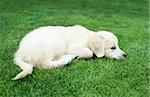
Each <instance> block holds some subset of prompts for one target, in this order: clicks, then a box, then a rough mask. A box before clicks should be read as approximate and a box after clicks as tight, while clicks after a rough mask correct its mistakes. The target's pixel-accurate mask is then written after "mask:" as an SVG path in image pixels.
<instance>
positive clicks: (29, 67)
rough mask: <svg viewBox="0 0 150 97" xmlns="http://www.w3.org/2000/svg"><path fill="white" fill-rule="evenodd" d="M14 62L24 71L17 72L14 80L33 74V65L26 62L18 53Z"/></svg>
mask: <svg viewBox="0 0 150 97" xmlns="http://www.w3.org/2000/svg"><path fill="white" fill-rule="evenodd" d="M14 62H15V64H16V65H18V66H19V67H20V68H21V69H22V70H23V71H22V72H20V73H19V74H17V75H16V76H15V77H14V78H12V80H18V79H20V78H24V77H26V76H27V75H29V74H32V71H33V65H31V64H28V63H26V62H24V61H23V60H22V59H21V57H20V56H19V55H17V53H16V54H15V58H14Z"/></svg>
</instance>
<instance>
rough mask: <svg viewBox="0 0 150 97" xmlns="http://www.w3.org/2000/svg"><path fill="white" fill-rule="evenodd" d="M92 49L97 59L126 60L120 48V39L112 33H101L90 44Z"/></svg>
mask: <svg viewBox="0 0 150 97" xmlns="http://www.w3.org/2000/svg"><path fill="white" fill-rule="evenodd" d="M90 48H91V49H92V50H93V52H94V54H95V55H96V56H97V57H103V56H105V57H108V58H115V59H125V57H126V54H125V52H124V51H122V50H121V49H120V48H119V46H118V38H117V37H116V36H115V35H114V34H113V33H111V32H107V31H99V32H97V33H96V34H95V35H94V36H93V38H92V39H91V42H90Z"/></svg>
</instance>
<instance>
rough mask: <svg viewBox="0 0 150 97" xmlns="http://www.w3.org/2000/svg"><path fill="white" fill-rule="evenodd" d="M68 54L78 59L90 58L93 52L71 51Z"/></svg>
mask: <svg viewBox="0 0 150 97" xmlns="http://www.w3.org/2000/svg"><path fill="white" fill-rule="evenodd" d="M70 53H71V54H73V55H76V56H77V57H78V58H91V57H93V52H92V51H91V50H90V49H89V48H82V49H78V50H71V52H70Z"/></svg>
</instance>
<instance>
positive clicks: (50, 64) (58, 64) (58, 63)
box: [46, 55, 76, 68]
mask: <svg viewBox="0 0 150 97" xmlns="http://www.w3.org/2000/svg"><path fill="white" fill-rule="evenodd" d="M75 57H76V56H75V55H63V56H61V57H60V58H59V59H58V60H56V61H51V60H50V61H49V62H48V64H47V65H46V68H56V67H61V66H64V65H66V64H68V63H70V62H71V61H72V60H73V59H74V58H75Z"/></svg>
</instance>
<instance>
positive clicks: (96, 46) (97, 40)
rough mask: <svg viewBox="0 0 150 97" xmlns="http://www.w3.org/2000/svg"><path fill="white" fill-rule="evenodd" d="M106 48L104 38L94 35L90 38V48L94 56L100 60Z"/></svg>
mask: <svg viewBox="0 0 150 97" xmlns="http://www.w3.org/2000/svg"><path fill="white" fill-rule="evenodd" d="M104 46H105V40H104V38H103V37H101V36H97V35H94V36H92V37H91V38H90V41H89V48H90V49H91V50H92V51H93V52H94V54H95V55H96V56H97V57H98V58H100V57H103V56H104Z"/></svg>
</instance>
